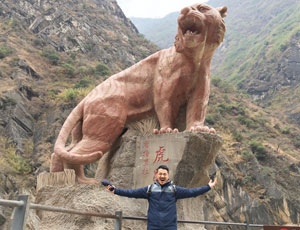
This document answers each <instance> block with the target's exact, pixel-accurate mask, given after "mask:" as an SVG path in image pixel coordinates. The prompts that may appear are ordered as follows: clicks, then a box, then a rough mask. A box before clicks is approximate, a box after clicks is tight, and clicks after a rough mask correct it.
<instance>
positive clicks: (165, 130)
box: [153, 128, 179, 134]
mask: <svg viewBox="0 0 300 230" xmlns="http://www.w3.org/2000/svg"><path fill="white" fill-rule="evenodd" d="M178 132H179V131H178V129H171V128H161V129H154V130H153V134H162V133H178Z"/></svg>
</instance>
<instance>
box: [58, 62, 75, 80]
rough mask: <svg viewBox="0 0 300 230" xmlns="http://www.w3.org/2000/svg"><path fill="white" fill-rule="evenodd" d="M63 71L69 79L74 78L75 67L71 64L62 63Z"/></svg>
mask: <svg viewBox="0 0 300 230" xmlns="http://www.w3.org/2000/svg"><path fill="white" fill-rule="evenodd" d="M61 66H62V67H63V68H64V70H63V72H64V73H65V74H66V75H68V76H69V77H73V76H74V73H75V67H74V66H73V65H71V64H68V63H64V64H62V65H61Z"/></svg>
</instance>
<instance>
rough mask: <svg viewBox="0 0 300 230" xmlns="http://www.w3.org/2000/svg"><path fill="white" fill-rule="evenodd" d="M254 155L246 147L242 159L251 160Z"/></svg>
mask: <svg viewBox="0 0 300 230" xmlns="http://www.w3.org/2000/svg"><path fill="white" fill-rule="evenodd" d="M253 157H254V155H253V154H252V153H251V152H250V151H248V150H246V149H244V150H243V151H242V159H244V160H246V161H249V160H251V159H252V158H253Z"/></svg>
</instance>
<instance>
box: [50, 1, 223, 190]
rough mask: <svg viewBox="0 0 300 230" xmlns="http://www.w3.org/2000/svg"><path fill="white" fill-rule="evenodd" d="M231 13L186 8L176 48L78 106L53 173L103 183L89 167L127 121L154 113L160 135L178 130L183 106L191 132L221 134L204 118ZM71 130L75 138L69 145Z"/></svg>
mask: <svg viewBox="0 0 300 230" xmlns="http://www.w3.org/2000/svg"><path fill="white" fill-rule="evenodd" d="M226 15H227V7H226V6H223V7H218V8H213V7H211V6H209V5H207V4H194V5H191V6H189V7H185V8H183V9H182V10H181V12H180V15H179V17H178V31H177V34H176V37H175V42H174V46H172V47H170V48H168V49H163V50H160V51H158V52H156V53H154V54H152V55H150V56H149V57H147V58H145V59H144V60H142V61H140V62H138V63H136V64H135V65H133V66H131V67H129V68H127V69H125V70H123V71H121V72H119V73H117V74H114V75H112V76H111V77H110V78H108V79H107V80H105V81H104V82H102V83H101V84H99V85H98V86H97V87H96V88H95V89H93V90H92V91H91V92H90V93H89V94H88V95H87V96H86V97H85V98H84V99H83V100H82V101H81V102H80V103H79V104H78V105H77V106H76V107H75V108H74V109H73V110H72V112H71V113H70V115H69V116H68V117H67V119H66V121H65V122H64V124H63V126H62V128H61V130H60V133H59V135H58V137H57V140H56V143H55V146H54V152H53V153H52V155H51V167H50V171H51V172H59V171H63V170H64V168H71V169H74V170H75V174H76V175H77V178H78V183H91V184H93V183H99V182H98V181H96V179H94V178H87V177H85V175H84V170H83V166H84V165H85V164H88V163H92V162H95V161H97V160H99V159H100V158H101V157H102V156H103V154H104V153H105V152H107V151H108V150H110V148H111V146H112V144H113V143H114V142H115V141H116V140H117V138H118V137H119V136H120V134H121V133H122V131H123V129H124V127H125V125H126V124H127V123H129V122H133V121H137V120H140V119H143V118H145V117H148V116H153V115H154V116H156V117H157V118H158V121H159V125H160V128H159V129H156V130H154V133H172V132H178V129H176V128H175V127H173V125H174V122H175V119H176V117H177V115H178V111H179V108H180V107H181V106H182V105H186V131H190V132H208V133H216V131H215V130H214V129H213V128H209V127H208V126H206V125H205V124H204V120H205V113H206V109H207V104H208V99H209V93H210V66H211V60H212V57H213V54H214V52H215V50H216V48H217V47H218V46H219V45H220V43H221V42H222V41H223V38H224V34H225V24H224V20H223V18H224V17H225V16H226ZM70 134H72V142H71V144H70V145H69V146H67V147H66V146H65V145H66V142H67V138H68V136H69V135H70Z"/></svg>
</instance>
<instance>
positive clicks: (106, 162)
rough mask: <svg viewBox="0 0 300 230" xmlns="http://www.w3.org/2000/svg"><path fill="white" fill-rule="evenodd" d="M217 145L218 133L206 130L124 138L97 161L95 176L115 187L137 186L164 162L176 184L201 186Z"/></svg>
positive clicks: (212, 160) (148, 182)
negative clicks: (202, 131) (209, 132)
mask: <svg viewBox="0 0 300 230" xmlns="http://www.w3.org/2000/svg"><path fill="white" fill-rule="evenodd" d="M221 145H222V138H221V137H220V136H218V135H213V134H208V133H195V134H194V133H177V134H161V135H153V136H150V137H124V138H123V139H122V141H121V143H119V145H118V147H117V148H116V149H115V150H113V151H111V152H110V153H108V154H106V155H104V157H103V158H102V159H101V160H100V162H99V165H98V171H97V173H96V177H97V178H98V179H99V180H100V179H103V178H107V179H109V180H110V181H111V182H112V183H113V184H114V185H115V186H118V187H122V188H138V187H143V186H146V185H148V184H151V183H153V177H154V171H155V169H156V168H157V167H158V166H159V165H162V164H165V165H167V166H168V167H169V168H170V178H171V180H174V182H175V183H176V184H177V185H179V186H184V187H195V186H200V185H204V184H206V183H207V182H208V180H209V178H208V170H209V168H211V167H212V166H213V162H214V160H215V157H216V155H217V152H218V150H219V149H220V147H221Z"/></svg>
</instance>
